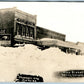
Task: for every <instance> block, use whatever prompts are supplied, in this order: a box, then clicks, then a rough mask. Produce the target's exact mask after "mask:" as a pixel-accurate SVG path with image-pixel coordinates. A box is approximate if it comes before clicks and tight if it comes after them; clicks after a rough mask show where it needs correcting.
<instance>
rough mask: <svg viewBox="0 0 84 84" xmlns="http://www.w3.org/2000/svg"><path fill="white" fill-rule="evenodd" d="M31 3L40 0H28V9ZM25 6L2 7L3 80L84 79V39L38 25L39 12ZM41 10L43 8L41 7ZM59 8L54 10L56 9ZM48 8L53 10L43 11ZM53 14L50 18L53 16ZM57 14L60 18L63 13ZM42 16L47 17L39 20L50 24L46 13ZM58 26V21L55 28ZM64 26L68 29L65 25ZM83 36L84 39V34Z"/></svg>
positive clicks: (0, 78) (0, 71)
mask: <svg viewBox="0 0 84 84" xmlns="http://www.w3.org/2000/svg"><path fill="white" fill-rule="evenodd" d="M0 4H1V3H0ZM3 4H4V3H3ZM7 4H8V3H7ZM12 4H14V3H12ZM18 4H19V3H18ZM21 4H22V3H21ZM28 4H38V3H24V5H25V7H26V8H27V10H28V6H26V5H28ZM39 4H41V3H40V2H39ZM42 4H45V6H46V5H47V6H51V5H50V4H52V5H53V6H54V7H55V5H56V4H57V5H58V6H59V7H60V6H61V5H62V4H60V3H42ZM66 4H67V3H66ZM72 5H73V3H72V4H71V3H70V4H69V7H70V6H72ZM13 6H15V5H13ZM21 6H22V7H23V5H21ZM47 6H46V8H47ZM64 6H65V5H64ZM0 7H1V6H0ZM25 7H24V10H25ZM31 7H32V6H30V8H31ZM54 7H52V8H54ZM56 7H57V6H56ZM59 7H58V8H59ZM66 7H67V6H66ZM73 7H74V6H73ZM38 8H39V5H38ZM33 9H34V7H33ZM41 9H42V8H41ZM55 9H56V8H55ZM60 9H61V8H60ZM24 10H21V9H18V8H17V6H16V7H10V8H6V7H5V8H3V7H1V8H0V82H84V43H83V42H80V40H79V39H78V37H77V39H78V40H79V41H78V42H73V41H69V40H68V41H67V39H66V37H67V35H66V33H64V34H63V32H62V33H61V32H57V31H54V30H52V28H50V29H48V28H45V27H44V26H43V27H42V25H39V24H38V25H39V26H38V25H37V23H38V18H37V17H38V16H39V15H38V13H37V12H36V14H35V13H34V14H33V12H32V13H30V12H25V11H24ZM52 10H53V9H52ZM68 10H69V9H68ZM39 11H43V10H40V9H39ZM56 11H57V10H54V13H55V12H56ZM59 11H60V10H59ZM61 11H62V10H61ZM65 11H66V9H65ZM69 11H70V10H69ZM82 11H84V10H82ZM47 12H50V11H46V12H45V11H44V12H43V13H42V15H43V16H44V15H47V14H46V13H47ZM44 13H45V14H44ZM54 13H53V15H54ZM59 14H60V13H59ZM53 15H51V17H48V18H52V17H53ZM55 15H56V14H55ZM55 15H54V18H55ZM72 16H73V14H72ZM46 17H47V16H46ZM57 17H59V19H60V16H57ZM66 17H67V15H66ZM41 18H43V19H44V21H43V20H42V21H41V19H40V20H39V22H40V21H41V22H42V23H43V24H46V25H50V23H48V24H47V22H46V18H45V17H41ZM49 20H50V21H51V19H49ZM55 21H56V18H55ZM55 21H54V19H53V20H52V21H51V22H52V23H51V24H53V23H54V24H55V25H56V24H58V23H57V22H56V23H55ZM64 21H66V18H65V19H64ZM58 22H60V25H58V27H59V26H61V25H63V24H62V23H61V20H58ZM67 23H68V21H67ZM69 24H70V23H69ZM76 25H78V24H77V23H76ZM51 26H53V25H51ZM53 27H54V26H53ZM65 27H66V26H65ZM78 27H79V26H78ZM80 27H82V26H80ZM57 29H58V28H57V25H56V28H55V30H57ZM61 29H63V30H64V31H66V30H65V29H64V26H63V27H62V28H61ZM67 29H69V28H67ZM73 29H74V28H73ZM71 31H73V30H71ZM82 31H83V30H82ZM75 32H77V31H74V34H76V33H75ZM79 32H80V31H79ZM80 33H81V32H80ZM81 38H82V39H83V36H82V37H81ZM70 39H71V38H70ZM83 41H84V40H83Z"/></svg>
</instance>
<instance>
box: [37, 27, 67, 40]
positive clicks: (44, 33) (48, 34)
mask: <svg viewBox="0 0 84 84" xmlns="http://www.w3.org/2000/svg"><path fill="white" fill-rule="evenodd" d="M36 31H37V39H42V38H52V39H59V40H62V41H65V38H66V35H64V34H61V33H58V32H54V31H51V30H48V29H46V28H43V27H39V26H37V29H36Z"/></svg>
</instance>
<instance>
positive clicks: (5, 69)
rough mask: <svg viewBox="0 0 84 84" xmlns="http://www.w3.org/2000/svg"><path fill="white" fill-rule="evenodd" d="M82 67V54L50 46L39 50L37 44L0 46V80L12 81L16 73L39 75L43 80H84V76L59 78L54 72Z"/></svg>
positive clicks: (83, 66) (83, 61) (83, 63)
mask: <svg viewBox="0 0 84 84" xmlns="http://www.w3.org/2000/svg"><path fill="white" fill-rule="evenodd" d="M71 69H82V70H84V56H81V55H79V56H77V55H74V54H73V55H71V54H66V53H64V52H62V51H61V50H59V49H58V48H55V47H51V48H49V49H46V50H43V51H41V50H40V49H38V48H37V46H34V45H31V44H28V45H25V46H24V47H18V48H12V47H0V82H2V81H3V82H13V81H14V80H15V78H16V76H17V74H18V73H21V74H28V75H39V76H41V77H43V79H44V82H84V78H76V79H74V78H69V79H68V78H59V77H58V76H56V75H55V73H56V72H59V71H65V70H71Z"/></svg>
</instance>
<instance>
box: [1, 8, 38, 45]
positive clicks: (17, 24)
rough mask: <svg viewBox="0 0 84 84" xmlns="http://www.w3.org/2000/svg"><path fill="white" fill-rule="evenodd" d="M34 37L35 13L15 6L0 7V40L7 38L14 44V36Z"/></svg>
mask: <svg viewBox="0 0 84 84" xmlns="http://www.w3.org/2000/svg"><path fill="white" fill-rule="evenodd" d="M16 35H18V36H20V37H21V38H22V37H24V38H28V37H31V38H34V39H36V15H31V14H28V13H25V12H23V11H21V10H18V9H16V8H7V9H0V40H4V39H5V40H9V41H10V43H11V45H14V43H15V41H14V37H15V36H16Z"/></svg>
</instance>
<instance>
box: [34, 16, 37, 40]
mask: <svg viewBox="0 0 84 84" xmlns="http://www.w3.org/2000/svg"><path fill="white" fill-rule="evenodd" d="M36 18H37V16H36V15H35V27H34V39H35V40H36V21H37V20H36Z"/></svg>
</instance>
